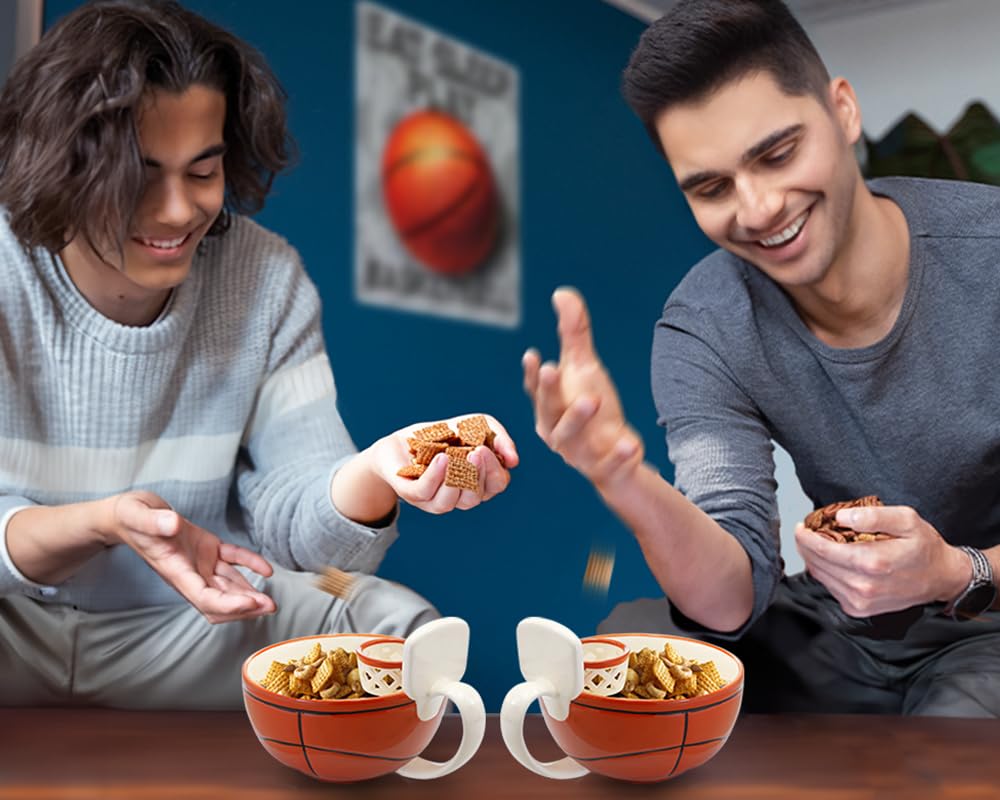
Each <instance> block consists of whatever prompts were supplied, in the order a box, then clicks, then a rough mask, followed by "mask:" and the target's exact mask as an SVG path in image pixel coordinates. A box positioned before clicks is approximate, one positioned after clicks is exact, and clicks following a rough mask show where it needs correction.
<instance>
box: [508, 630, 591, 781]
mask: <svg viewBox="0 0 1000 800" xmlns="http://www.w3.org/2000/svg"><path fill="white" fill-rule="evenodd" d="M517 654H518V660H519V661H520V666H521V674H522V675H524V677H525V678H527V680H526V681H525V682H524V683H519V684H518V685H517V686H515V687H514V688H513V689H511V690H510V691H509V692H507V696H506V697H505V698H504V700H503V707H502V708H501V709H500V733H501V734H502V735H503V741H504V744H506V745H507V749H508V750H509V751H510V754H511V755H512V756H514V758H515V759H517V761H518V763H519V764H521V765H522V766H524V767H527V768H528V769H530V770H531V771H532V772H535V773H537V774H539V775H544V776H545V777H546V778H556V779H558V780H565V779H566V778H580V777H582V776H584V775H586V774H587V772H588V770H587V768H586V767H583V766H580V764H578V763H577V762H575V761H573V760H572V759H571V758H561V759H559V760H558V761H547V762H542V761H538V760H536V759H535V757H534V756H532V755H531V753H530V752H529V751H528V746H527V745H526V744H525V743H524V716H525V714H527V713H528V706H530V705H531V704H532V703H533V702H534V701H535V700H538V703H539V705H541V704H542V703H545V711H547V712H548V714H549V716H550V717H552V718H553V719H557V720H564V719H566V717H568V716H569V704H570V701H572V700H573V698H575V697H576V696H577V695H579V694H580V692H582V691H583V645H582V644H581V643H580V640H579V639H578V638H577V636H576V634H575V633H573V631H571V630H570V629H569V628H567V627H566V626H565V625H560V624H559V623H558V622H554V621H552V620H550V619H545V618H543V617H527V618H525V619H523V620H521V621H520V622H519V623H518V626H517ZM543 698H547V699H548V700H547V702H546V700H544V699H543Z"/></svg>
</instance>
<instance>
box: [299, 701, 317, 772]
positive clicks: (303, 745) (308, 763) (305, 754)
mask: <svg viewBox="0 0 1000 800" xmlns="http://www.w3.org/2000/svg"><path fill="white" fill-rule="evenodd" d="M296 717H297V719H296V722H298V725H299V747H301V748H302V757H303V758H304V759H305V760H306V766H307V767H309V771H310V772H311V773H312V774H313V775H315V776H316V777H317V778H318V777H319V773H318V772H316V770H315V769H313V765H312V762H311V761H310V760H309V751H308V750H307V749H306V740H305V739H304V738H303V737H302V715H301V714H297V715H296Z"/></svg>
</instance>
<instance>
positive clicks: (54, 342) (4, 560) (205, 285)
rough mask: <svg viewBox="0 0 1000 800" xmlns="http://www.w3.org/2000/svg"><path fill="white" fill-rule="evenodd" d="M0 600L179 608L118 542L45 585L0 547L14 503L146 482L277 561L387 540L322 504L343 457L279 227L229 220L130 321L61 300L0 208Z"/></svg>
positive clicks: (301, 562)
mask: <svg viewBox="0 0 1000 800" xmlns="http://www.w3.org/2000/svg"><path fill="white" fill-rule="evenodd" d="M0 283H2V285H3V291H2V292H0V387H3V388H2V392H0V595H3V594H9V593H12V592H17V593H22V594H26V595H28V596H32V597H36V598H38V599H40V600H46V601H49V602H56V603H66V604H72V605H75V606H78V607H79V608H81V609H85V610H92V611H105V610H114V609H124V608H135V607H141V606H147V605H154V604H159V603H178V602H184V601H183V598H181V596H180V595H179V594H177V593H176V592H175V591H174V590H173V589H172V588H171V587H169V586H168V585H167V584H166V583H165V582H164V581H163V580H162V579H161V578H160V577H159V576H158V575H157V574H156V573H154V572H153V571H152V570H151V569H150V568H149V567H148V566H147V565H146V564H145V562H144V561H143V560H142V559H141V558H140V557H139V556H138V555H136V553H135V552H134V551H132V550H131V549H130V548H128V547H126V546H124V545H120V546H116V547H112V548H109V549H107V550H105V551H103V552H101V553H100V554H98V555H97V556H95V557H94V558H93V559H91V560H90V561H89V562H88V563H87V564H86V565H85V566H84V567H83V568H82V569H81V570H80V571H79V572H77V573H76V574H75V575H73V576H72V577H71V578H69V579H68V580H67V581H65V582H64V583H62V584H60V585H59V586H56V587H44V586H40V585H38V584H35V583H34V582H32V581H29V580H26V578H25V576H24V575H22V574H21V573H20V571H19V570H18V569H17V568H16V565H15V564H13V562H12V560H11V559H10V556H9V553H8V552H7V548H6V525H7V522H8V520H9V518H10V517H11V515H12V513H14V512H15V511H16V510H17V509H19V508H22V507H24V506H28V505H34V504H42V505H55V504H62V503H71V502H79V501H84V500H91V499H97V498H101V497H107V496H110V495H113V494H117V493H119V492H123V491H126V490H129V489H138V488H141V489H147V490H149V491H152V492H154V493H156V494H158V495H160V496H161V497H162V498H163V499H164V500H166V501H167V502H168V503H170V505H171V506H172V507H173V508H174V509H175V510H176V511H177V512H178V513H180V514H181V515H183V516H184V517H186V518H187V519H189V520H191V521H192V522H194V523H196V524H198V525H201V526H202V527H204V528H206V529H208V530H210V531H212V532H213V533H215V534H217V535H218V536H220V537H221V538H222V539H224V540H227V541H233V542H236V543H237V544H241V545H244V546H248V547H250V548H252V549H254V550H258V551H260V552H262V553H263V554H264V555H265V557H267V558H270V559H273V560H274V561H275V562H276V563H278V564H281V565H283V566H285V567H289V568H292V569H307V570H314V571H315V570H319V569H321V568H322V567H323V566H325V565H327V564H334V565H337V566H340V567H342V568H345V569H354V570H362V571H374V569H375V568H376V567H377V566H378V564H379V562H380V561H381V559H382V557H383V555H384V553H385V550H386V548H387V547H388V546H389V544H391V542H392V541H393V540H394V539H395V537H396V528H395V524H393V525H390V526H388V527H386V528H383V529H378V530H376V529H372V528H368V527H365V526H362V525H358V524H356V523H354V522H352V521H351V520H348V519H346V518H345V517H343V516H342V515H340V514H339V513H338V511H337V510H336V508H335V507H334V506H333V503H332V501H331V499H330V481H331V478H332V475H333V473H334V472H335V471H336V469H338V468H339V466H340V465H341V464H343V463H344V461H345V460H347V459H348V458H350V457H351V455H353V453H354V452H355V448H354V445H353V443H352V441H351V438H350V436H349V435H348V432H347V430H346V429H345V427H344V424H343V422H342V421H341V418H340V416H339V414H338V413H337V406H336V391H335V388H334V381H333V374H332V372H331V369H330V363H329V360H328V359H327V356H326V351H325V346H324V343H323V336H322V329H321V327H320V302H319V296H318V293H317V292H316V289H315V287H314V286H313V284H312V283H311V282H310V280H309V278H308V277H307V276H306V273H305V271H304V269H303V268H302V265H301V263H300V260H299V257H298V254H297V253H296V252H295V250H294V249H293V248H292V247H291V246H290V245H289V244H288V243H287V242H286V241H285V240H284V239H282V238H281V237H279V236H277V235H275V234H273V233H270V232H268V231H266V230H264V229H263V228H261V227H260V226H258V225H256V224H255V223H254V222H252V221H251V220H248V219H245V218H241V217H235V218H234V219H233V225H232V227H231V228H230V230H229V231H227V232H226V233H225V234H224V235H222V236H220V237H210V238H208V239H206V240H205V241H204V242H202V244H201V246H200V248H199V251H198V254H197V255H196V257H195V259H194V263H193V266H192V270H191V274H190V275H189V276H188V278H187V279H186V280H185V281H184V283H183V284H181V286H179V287H178V288H177V289H176V290H175V291H174V293H173V297H172V298H171V300H170V302H169V305H168V307H167V309H166V310H165V312H164V313H163V314H161V316H160V318H159V319H157V320H156V321H155V322H154V323H153V324H151V325H148V326H146V327H129V326H125V325H120V324H118V323H116V322H114V321H112V320H110V319H108V318H106V317H104V316H103V315H101V314H100V313H99V312H98V311H96V310H95V309H94V308H93V307H92V306H90V305H89V303H88V302H87V301H86V299H85V298H84V297H83V296H82V295H81V294H80V293H79V291H78V290H77V289H76V287H75V286H74V285H73V283H72V281H71V280H70V278H69V276H68V275H67V274H66V271H65V269H64V268H63V266H62V264H61V262H60V261H59V259H58V258H54V257H53V256H51V255H50V254H48V253H46V252H45V251H43V250H38V251H36V252H34V253H33V254H27V253H25V252H24V251H23V249H22V248H21V247H20V246H19V245H18V244H17V242H16V241H15V239H14V237H13V235H12V234H11V232H10V229H9V227H8V224H7V220H6V215H5V214H3V213H0Z"/></svg>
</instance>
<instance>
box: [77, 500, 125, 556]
mask: <svg viewBox="0 0 1000 800" xmlns="http://www.w3.org/2000/svg"><path fill="white" fill-rule="evenodd" d="M118 497H119V496H118V495H114V496H112V497H105V498H103V499H101V500H93V501H91V502H89V503H81V504H80V505H81V508H82V510H83V511H84V514H85V515H86V519H85V525H84V527H85V528H86V530H87V531H89V532H90V536H91V537H92V538H93V539H94V540H95V541H96V542H98V543H99V544H101V545H103V546H104V547H112V546H114V545H116V544H121V543H122V538H121V536H120V535H119V533H118V524H117V518H116V513H115V507H116V506H117V504H118Z"/></svg>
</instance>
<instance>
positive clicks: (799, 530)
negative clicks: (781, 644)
mask: <svg viewBox="0 0 1000 800" xmlns="http://www.w3.org/2000/svg"><path fill="white" fill-rule="evenodd" d="M837 522H838V523H839V524H840V525H843V526H845V527H849V528H853V529H854V530H856V531H868V532H875V531H882V532H885V533H888V534H890V535H891V537H892V538H890V539H883V540H880V541H873V542H853V543H850V544H844V543H840V542H832V541H830V540H829V539H826V538H825V537H823V536H821V535H820V534H818V533H816V532H815V531H813V530H811V529H809V528H807V527H805V525H803V524H802V523H799V525H798V526H797V527H796V529H795V543H796V545H797V547H798V550H799V553H801V554H802V560H803V561H804V562H805V565H806V569H807V570H808V571H809V574H810V575H812V576H813V577H814V578H815V579H816V580H818V581H819V582H820V583H822V584H823V585H824V586H825V587H826V588H827V590H828V591H829V592H830V594H832V595H833V596H834V598H835V599H836V600H837V602H838V603H840V606H841V608H843V610H844V612H845V613H846V614H848V615H849V616H851V617H870V616H874V615H876V614H884V613H888V612H891V611H900V610H902V609H904V608H909V607H911V606H915V605H920V604H924V603H932V602H935V601H948V600H951V599H952V598H954V597H956V596H957V595H958V594H959V592H960V591H961V590H962V588H963V587H964V586H965V585H966V584H967V583H968V581H969V578H970V576H971V567H970V565H969V560H968V558H967V557H966V555H965V554H964V553H962V552H961V551H960V550H958V549H957V548H955V547H952V546H951V545H949V544H948V543H947V542H946V541H945V540H944V539H943V538H941V534H940V533H938V531H937V530H936V529H935V528H934V526H932V525H931V524H930V523H929V522H927V521H926V520H924V519H923V518H921V517H920V515H919V514H918V513H917V512H916V511H914V510H913V509H912V508H909V507H908V506H871V507H867V508H846V509H841V510H840V511H838V512H837Z"/></svg>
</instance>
